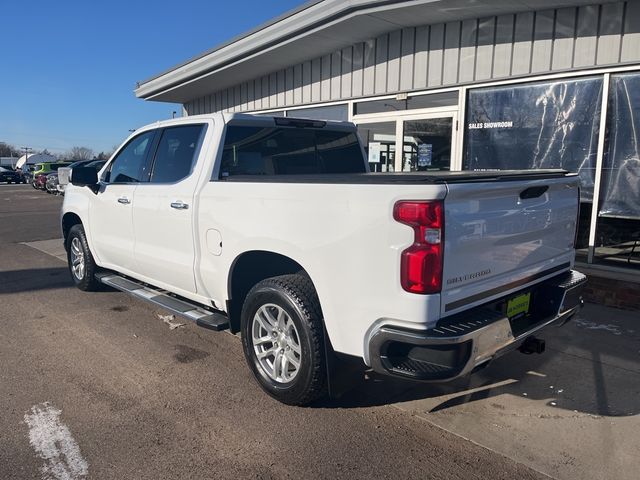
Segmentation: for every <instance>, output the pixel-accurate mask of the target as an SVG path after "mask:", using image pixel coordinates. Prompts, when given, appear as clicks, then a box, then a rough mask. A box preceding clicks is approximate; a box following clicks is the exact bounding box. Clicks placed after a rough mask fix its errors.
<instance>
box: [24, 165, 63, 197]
mask: <svg viewBox="0 0 640 480" xmlns="http://www.w3.org/2000/svg"><path fill="white" fill-rule="evenodd" d="M70 163H71V162H43V163H36V164H35V165H34V169H33V176H32V180H31V185H32V186H33V188H36V189H40V190H46V179H45V180H40V181H38V177H39V176H40V175H47V174H49V173H51V172H55V171H57V170H58V168H60V167H66V166H68V165H70Z"/></svg>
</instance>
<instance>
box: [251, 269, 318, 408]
mask: <svg viewBox="0 0 640 480" xmlns="http://www.w3.org/2000/svg"><path fill="white" fill-rule="evenodd" d="M241 335H242V345H243V349H244V354H245V358H246V360H247V363H248V364H249V367H250V368H251V371H252V372H253V374H254V376H255V378H256V380H257V381H258V383H259V384H260V386H261V387H262V388H263V389H264V390H265V391H266V392H267V393H268V394H269V395H271V396H272V397H274V398H275V399H277V400H279V401H281V402H283V403H286V404H289V405H307V404H309V403H311V402H313V401H314V400H316V399H318V398H320V397H322V396H324V395H325V394H326V391H327V381H326V376H327V373H326V365H325V352H324V334H323V326H322V314H321V310H320V302H319V301H318V296H317V294H316V292H315V289H314V287H313V284H312V283H311V280H310V279H309V277H307V276H306V275H301V274H296V275H282V276H278V277H272V278H268V279H266V280H263V281H261V282H259V283H258V284H257V285H256V286H255V287H253V288H252V289H251V291H250V292H249V294H248V295H247V298H246V300H245V302H244V305H243V308H242V318H241Z"/></svg>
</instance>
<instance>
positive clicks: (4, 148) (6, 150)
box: [0, 142, 22, 157]
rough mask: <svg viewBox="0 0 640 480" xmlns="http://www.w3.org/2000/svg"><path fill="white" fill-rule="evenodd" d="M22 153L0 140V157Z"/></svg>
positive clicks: (16, 155)
mask: <svg viewBox="0 0 640 480" xmlns="http://www.w3.org/2000/svg"><path fill="white" fill-rule="evenodd" d="M21 155H22V153H21V152H20V150H18V149H17V148H16V147H14V146H13V145H11V144H9V143H5V142H0V157H20V156H21Z"/></svg>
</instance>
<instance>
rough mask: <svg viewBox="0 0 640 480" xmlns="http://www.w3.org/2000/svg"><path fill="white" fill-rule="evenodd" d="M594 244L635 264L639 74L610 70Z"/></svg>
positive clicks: (639, 233)
mask: <svg viewBox="0 0 640 480" xmlns="http://www.w3.org/2000/svg"><path fill="white" fill-rule="evenodd" d="M605 142H606V143H605V152H604V157H603V167H602V180H601V188H600V208H599V211H598V220H597V225H596V235H595V247H596V255H597V256H598V257H599V258H600V259H607V260H617V261H624V262H625V263H635V264H640V73H637V72H636V73H629V74H621V75H612V76H611V78H610V83H609V98H608V107H607V138H606V139H605Z"/></svg>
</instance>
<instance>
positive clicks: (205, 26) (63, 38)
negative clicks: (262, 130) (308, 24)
mask: <svg viewBox="0 0 640 480" xmlns="http://www.w3.org/2000/svg"><path fill="white" fill-rule="evenodd" d="M0 3H1V4H2V6H1V7H0V10H1V14H0V18H1V21H0V142H7V143H10V144H13V145H15V146H17V147H22V146H30V147H32V148H34V149H35V150H42V149H44V148H47V149H49V150H50V151H52V152H54V153H62V152H64V151H66V150H68V149H69V148H71V147H73V146H86V147H89V148H91V149H93V150H94V151H95V152H100V151H110V150H111V149H112V148H113V147H114V146H116V145H118V144H120V143H121V142H122V140H124V138H125V137H126V136H127V135H128V133H129V132H128V130H129V129H130V128H136V127H139V126H142V125H144V124H147V123H150V122H153V121H155V120H160V119H166V118H170V117H171V112H172V111H173V110H177V111H178V114H180V110H181V109H180V106H179V105H175V104H168V103H158V102H145V101H143V100H139V99H137V98H136V97H135V95H134V93H133V89H134V86H135V83H136V81H140V80H145V79H147V78H149V77H151V76H153V75H155V74H157V73H160V72H161V71H163V70H165V69H167V68H170V67H172V66H174V65H176V64H178V63H180V62H183V61H185V60H187V59H189V58H191V57H193V56H195V55H197V54H199V53H201V52H203V51H205V50H208V49H210V48H212V47H214V46H216V45H218V44H220V43H222V42H224V41H226V40H229V39H231V38H232V37H234V36H235V35H238V34H240V33H243V32H245V31H247V30H250V29H251V28H253V27H256V26H258V25H259V24H261V23H263V22H265V21H267V20H269V19H271V18H273V17H275V16H277V15H279V14H281V13H284V12H286V11H287V10H290V9H291V8H294V7H296V6H298V5H300V4H301V3H303V0H277V1H273V0H271V1H265V0H236V1H221V0H217V1H216V0H209V1H204V0H182V1H175V0H174V1H165V0H154V1H146V2H145V1H130V0H129V1H122V0H108V1H96V2H94V1H91V0H85V1H77V0H58V1H51V0H1V1H0Z"/></svg>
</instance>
